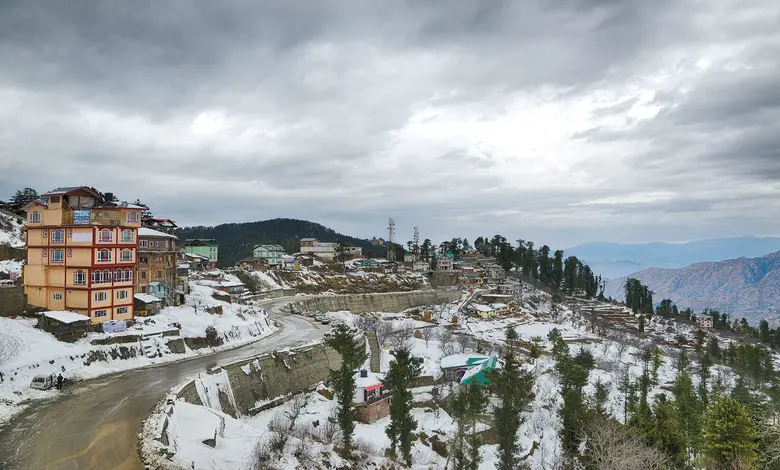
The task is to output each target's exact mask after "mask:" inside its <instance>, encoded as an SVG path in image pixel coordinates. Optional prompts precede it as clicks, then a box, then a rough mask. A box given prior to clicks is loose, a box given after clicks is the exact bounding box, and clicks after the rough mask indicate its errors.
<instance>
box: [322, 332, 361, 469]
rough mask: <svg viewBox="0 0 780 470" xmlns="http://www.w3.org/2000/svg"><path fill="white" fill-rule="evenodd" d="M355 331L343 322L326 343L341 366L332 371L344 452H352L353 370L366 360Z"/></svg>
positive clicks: (353, 425) (354, 380)
mask: <svg viewBox="0 0 780 470" xmlns="http://www.w3.org/2000/svg"><path fill="white" fill-rule="evenodd" d="M355 335H356V331H354V330H352V329H350V328H349V327H347V326H346V325H344V324H341V325H336V327H335V328H334V329H333V331H332V332H331V333H329V334H328V337H327V339H326V344H327V345H328V346H330V347H331V348H333V349H334V350H335V351H336V352H338V353H339V354H340V355H341V367H340V368H339V370H338V371H335V372H334V373H333V378H332V380H333V384H334V389H335V392H336V393H335V395H336V400H337V401H338V411H337V417H338V422H339V427H340V428H341V434H342V436H343V440H344V452H345V453H346V454H347V456H349V455H351V452H352V434H353V432H354V430H355V423H354V418H353V417H352V400H353V398H354V396H355V382H356V379H355V371H356V370H357V369H358V368H359V367H360V366H361V365H362V364H363V363H364V362H365V360H366V348H365V346H364V343H363V341H359V340H358V339H357V338H356V336H355Z"/></svg>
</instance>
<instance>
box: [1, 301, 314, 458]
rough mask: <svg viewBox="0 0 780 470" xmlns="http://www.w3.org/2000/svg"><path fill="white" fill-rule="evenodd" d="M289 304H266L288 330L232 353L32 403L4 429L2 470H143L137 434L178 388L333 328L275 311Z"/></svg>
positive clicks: (126, 375) (97, 382)
mask: <svg viewBox="0 0 780 470" xmlns="http://www.w3.org/2000/svg"><path fill="white" fill-rule="evenodd" d="M289 301H290V299H289V298H287V299H275V300H273V301H268V302H266V303H264V304H260V305H262V306H264V307H265V308H267V309H268V311H269V316H270V317H271V318H273V319H275V320H276V321H277V322H279V324H280V325H281V327H282V329H281V331H280V332H278V333H276V334H275V335H273V336H270V337H268V338H264V339H261V340H259V341H257V342H255V343H252V344H248V345H245V346H241V347H239V348H236V349H232V350H230V351H222V352H219V353H216V354H212V355H208V356H200V357H196V358H192V359H187V360H183V361H181V362H175V363H168V364H161V365H159V366H153V367H146V368H142V369H136V370H132V371H127V372H122V373H120V374H113V375H110V376H104V377H100V378H96V379H92V380H88V381H85V382H83V383H81V384H78V385H75V386H72V387H69V388H67V389H66V390H65V391H64V392H63V393H62V394H61V395H60V396H58V397H56V398H53V399H51V400H42V401H36V402H33V403H32V404H31V405H30V406H29V408H27V409H26V410H25V411H24V412H22V413H21V414H19V415H17V416H16V417H15V418H14V419H13V420H11V422H10V423H8V425H6V426H5V427H3V428H2V430H0V469H2V470H17V469H34V470H66V469H67V470H72V469H79V470H84V469H96V470H97V469H100V470H104V469H116V470H139V469H143V468H144V467H143V464H142V463H141V460H140V458H139V457H138V452H137V447H136V446H137V441H138V440H137V437H136V434H137V433H138V432H139V431H140V429H141V423H142V421H143V420H144V419H145V418H146V417H147V416H148V414H149V413H150V412H151V411H152V409H153V408H154V406H155V405H156V404H157V402H159V401H160V400H162V399H163V398H164V397H165V394H166V393H167V392H168V391H169V390H170V388H171V387H173V386H175V385H177V384H179V383H181V382H183V381H184V380H185V379H187V378H188V377H190V376H193V375H195V374H197V373H199V372H205V371H206V369H207V368H209V367H213V366H216V365H217V364H225V363H228V362H233V361H239V360H242V359H246V358H250V357H252V356H255V355H257V354H261V353H265V352H269V351H273V350H276V349H281V348H284V347H287V346H294V345H297V344H301V343H305V342H309V341H311V340H312V339H319V338H320V337H322V335H323V333H324V332H325V331H327V329H328V328H325V327H323V326H320V325H318V324H316V323H313V322H310V321H309V320H307V319H306V318H303V317H300V316H294V315H281V314H278V313H276V310H277V309H278V308H279V307H280V306H282V305H284V304H286V303H288V302H289Z"/></svg>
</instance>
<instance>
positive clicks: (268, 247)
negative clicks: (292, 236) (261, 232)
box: [254, 244, 284, 252]
mask: <svg viewBox="0 0 780 470" xmlns="http://www.w3.org/2000/svg"><path fill="white" fill-rule="evenodd" d="M258 248H262V249H264V250H267V251H281V252H284V248H283V247H282V245H273V244H269V245H255V248H254V249H255V250H256V249H258Z"/></svg>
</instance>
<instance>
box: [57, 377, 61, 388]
mask: <svg viewBox="0 0 780 470" xmlns="http://www.w3.org/2000/svg"><path fill="white" fill-rule="evenodd" d="M57 390H62V374H60V375H58V376H57Z"/></svg>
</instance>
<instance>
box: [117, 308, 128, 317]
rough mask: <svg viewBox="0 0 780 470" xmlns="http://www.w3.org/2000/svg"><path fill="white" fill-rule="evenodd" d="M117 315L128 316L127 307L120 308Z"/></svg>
mask: <svg viewBox="0 0 780 470" xmlns="http://www.w3.org/2000/svg"><path fill="white" fill-rule="evenodd" d="M116 314H117V315H125V314H127V307H119V308H118V309H116Z"/></svg>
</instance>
